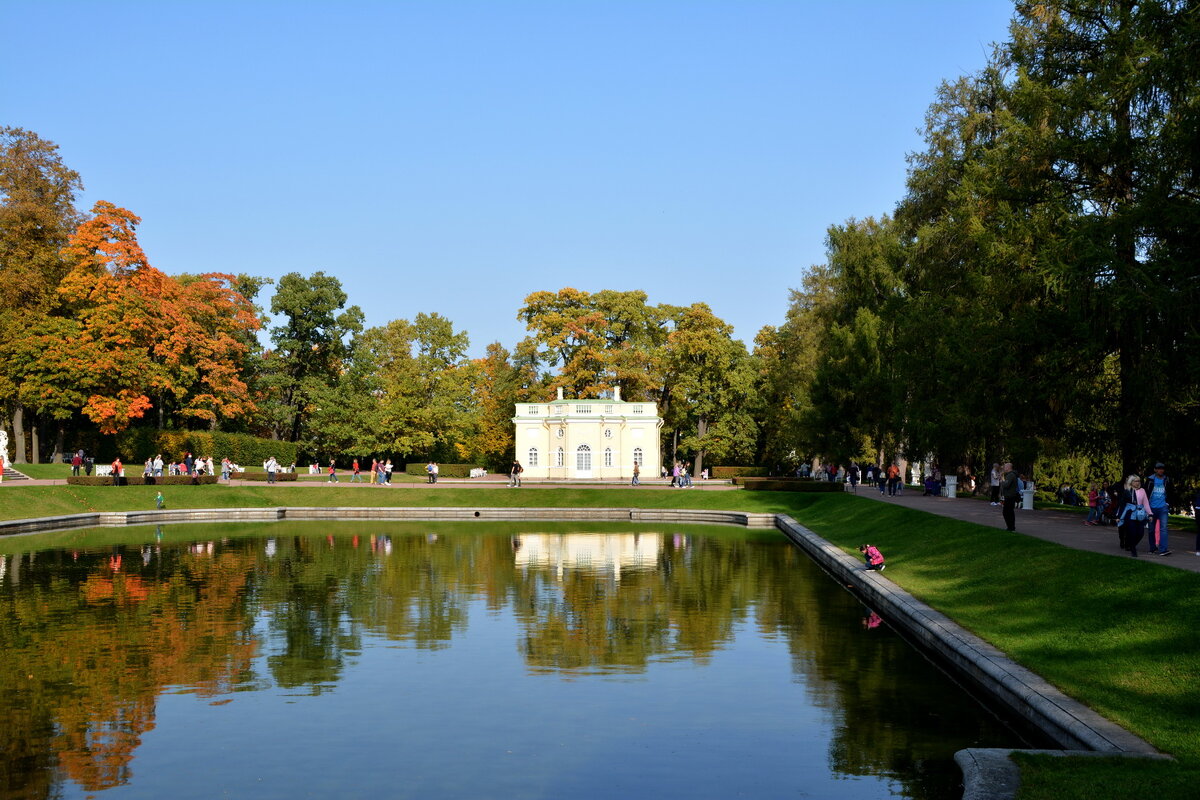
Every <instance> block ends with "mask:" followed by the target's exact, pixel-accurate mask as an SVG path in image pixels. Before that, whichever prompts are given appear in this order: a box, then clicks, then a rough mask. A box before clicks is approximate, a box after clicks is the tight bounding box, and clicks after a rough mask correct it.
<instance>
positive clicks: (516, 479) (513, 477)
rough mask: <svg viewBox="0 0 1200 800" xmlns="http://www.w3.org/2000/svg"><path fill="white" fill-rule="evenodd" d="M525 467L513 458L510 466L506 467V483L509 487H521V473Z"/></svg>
mask: <svg viewBox="0 0 1200 800" xmlns="http://www.w3.org/2000/svg"><path fill="white" fill-rule="evenodd" d="M524 471H525V468H524V467H522V466H521V462H520V461H517V460H516V459H515V458H514V459H513V462H512V466H511V467H509V468H508V485H509V488H515V489H520V488H521V473H522V472H524Z"/></svg>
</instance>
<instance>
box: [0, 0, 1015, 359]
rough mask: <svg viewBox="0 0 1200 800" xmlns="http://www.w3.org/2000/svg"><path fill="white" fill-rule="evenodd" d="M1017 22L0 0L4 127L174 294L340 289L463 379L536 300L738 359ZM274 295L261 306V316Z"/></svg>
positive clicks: (959, 15) (924, 10)
mask: <svg viewBox="0 0 1200 800" xmlns="http://www.w3.org/2000/svg"><path fill="white" fill-rule="evenodd" d="M1011 14H1012V4H1011V2H1010V1H1009V0H957V1H950V0H946V1H944V2H918V1H915V0H914V1H913V2H900V1H899V0H893V1H892V2H885V0H857V1H847V2H838V3H834V2H827V1H817V0H814V1H813V2H806V1H802V0H792V1H791V2H753V1H752V0H740V1H738V2H734V1H733V0H728V1H727V2H666V1H663V2H654V0H642V1H641V2H619V1H616V0H604V1H600V0H597V1H596V2H584V1H583V0H557V1H556V2H516V1H513V2H505V1H504V0H492V1H491V2H455V0H440V2H379V3H340V4H333V3H312V2H302V1H301V0H293V1H292V2H286V3H262V2H258V3H256V2H250V1H247V2H204V3H183V2H167V1H166V0H153V1H152V2H121V1H120V0H115V1H114V2H103V3H99V2H80V3H67V2H54V0H36V1H35V0H4V2H0V30H3V31H4V37H3V38H4V44H3V46H2V47H0V124H5V125H13V126H19V127H23V128H28V129H30V130H33V131H36V132H37V133H38V134H39V135H41V136H42V137H44V138H47V139H50V140H52V141H54V142H57V143H58V144H59V145H60V147H61V150H60V152H61V155H62V157H63V160H64V161H65V162H66V164H67V165H68V166H70V167H72V168H74V169H75V170H77V171H78V172H79V173H80V174H81V175H82V177H83V181H84V185H85V189H86V191H85V193H84V195H83V196H82V197H81V198H80V206H81V207H83V208H90V206H91V205H92V203H94V202H95V201H96V200H100V199H104V200H109V201H111V202H113V203H116V204H117V205H121V206H124V207H126V208H129V209H130V210H132V211H133V212H134V213H136V214H138V215H140V216H141V217H142V218H143V223H142V226H141V228H140V239H141V242H142V245H143V246H144V248H145V249H146V252H147V254H148V255H149V257H150V260H151V263H153V264H154V265H155V266H157V267H159V268H160V269H162V270H164V271H166V272H172V273H175V272H207V271H221V272H248V273H251V274H255V275H264V276H267V277H272V278H277V277H279V276H280V275H283V274H284V273H287V272H292V271H299V272H301V273H305V274H308V273H311V272H314V271H316V270H324V271H325V272H327V273H331V274H334V275H337V276H338V277H339V278H340V279H341V281H342V284H343V286H344V287H345V289H346V291H347V292H348V294H349V295H350V302H352V303H357V304H358V305H360V306H361V307H362V308H363V310H364V311H365V312H366V316H367V322H368V324H369V325H380V324H383V323H385V322H387V321H388V320H391V319H395V318H398V317H406V318H409V319H411V318H412V317H413V316H414V315H415V314H417V313H418V312H421V311H426V312H431V311H437V312H439V313H441V314H443V315H445V316H447V317H449V318H450V319H451V320H453V321H454V323H455V326H456V328H459V329H465V330H466V331H468V332H469V334H470V336H471V342H472V347H471V351H472V354H473V355H479V354H481V353H482V350H483V348H484V346H485V345H486V344H487V343H488V342H490V341H493V340H499V341H500V342H502V343H503V344H504V345H505V346H506V347H510V348H511V347H512V345H514V344H515V343H516V341H517V340H518V339H520V338H521V337H522V336H524V335H525V334H524V330H523V326H522V325H521V324H520V323H519V322H517V321H516V318H515V317H516V313H517V310H518V309H519V308H520V306H521V304H522V300H523V298H524V297H525V295H526V294H528V293H529V292H531V291H536V290H543V289H544V290H557V289H559V288H562V287H564V286H574V287H576V288H580V289H585V290H588V291H597V290H600V289H605V288H611V289H622V290H625V289H644V290H645V291H646V292H648V294H649V296H650V301H651V302H653V303H661V302H665V303H674V304H679V305H686V304H689V303H693V302H697V301H703V302H706V303H708V304H709V305H710V306H712V308H713V309H714V311H715V312H716V313H717V314H718V315H719V316H721V317H723V318H724V319H725V320H727V321H728V322H730V323H732V324H733V325H734V326H735V328H736V335H737V336H738V337H739V338H742V339H744V340H745V341H746V342H747V344H748V345H749V344H750V343H751V341H752V340H753V338H754V335H755V333H756V332H757V331H758V329H759V328H760V327H761V326H763V325H766V324H778V323H779V322H781V321H782V319H783V314H784V311H785V310H786V308H787V301H788V290H789V289H791V288H793V287H796V286H799V284H800V279H801V276H802V274H803V272H804V270H805V269H806V268H807V267H808V266H810V265H811V264H814V263H819V262H821V261H823V260H824V252H825V246H824V238H825V230H826V228H827V227H828V226H829V225H830V224H834V223H839V222H842V221H844V220H845V219H847V218H849V217H860V218H861V217H866V216H879V215H881V214H886V213H890V212H891V211H892V209H893V208H894V206H895V203H896V201H897V200H898V199H900V197H901V196H902V194H903V191H904V176H905V169H906V162H905V154H906V153H908V152H911V151H913V150H917V149H920V148H921V139H920V136H919V134H918V132H917V129H918V128H919V127H920V126H921V124H922V120H923V118H924V114H925V111H926V108H927V107H928V105H929V103H930V102H931V101H932V100H933V97H934V90H935V88H936V87H937V85H938V84H939V83H940V82H941V81H942V80H945V79H953V78H955V77H957V76H959V75H962V74H966V73H969V72H973V71H975V70H977V69H979V68H980V67H981V66H982V65H983V64H984V62H985V59H986V57H987V53H988V52H989V49H990V44H991V43H992V42H998V41H1003V40H1004V39H1006V38H1007V24H1008V20H1009V18H1010V17H1011ZM269 292H270V290H269V289H268V290H267V292H265V293H264V294H265V298H263V299H264V300H269Z"/></svg>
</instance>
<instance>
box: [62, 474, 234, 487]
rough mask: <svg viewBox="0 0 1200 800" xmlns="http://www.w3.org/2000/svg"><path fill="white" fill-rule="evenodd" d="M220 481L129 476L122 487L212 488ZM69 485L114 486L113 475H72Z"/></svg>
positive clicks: (205, 477) (209, 477) (211, 477)
mask: <svg viewBox="0 0 1200 800" xmlns="http://www.w3.org/2000/svg"><path fill="white" fill-rule="evenodd" d="M218 480H220V479H219V478H218V477H217V476H216V475H197V476H196V477H188V476H187V475H164V476H162V477H161V478H145V477H142V476H141V475H128V476H126V477H124V478H121V485H122V486H211V485H212V484H215V483H217V481H218ZM67 483H68V484H70V485H72V486H112V485H113V479H112V476H111V475H103V476H101V475H71V476H70V477H68V478H67Z"/></svg>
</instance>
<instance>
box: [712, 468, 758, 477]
mask: <svg viewBox="0 0 1200 800" xmlns="http://www.w3.org/2000/svg"><path fill="white" fill-rule="evenodd" d="M708 476H709V477H710V478H741V477H756V478H765V477H766V476H767V468H766V467H712V468H711V469H709V471H708Z"/></svg>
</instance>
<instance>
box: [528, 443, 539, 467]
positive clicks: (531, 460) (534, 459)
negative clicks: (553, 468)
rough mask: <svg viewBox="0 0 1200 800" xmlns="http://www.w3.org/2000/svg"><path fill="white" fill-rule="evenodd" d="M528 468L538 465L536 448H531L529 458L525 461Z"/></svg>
mask: <svg viewBox="0 0 1200 800" xmlns="http://www.w3.org/2000/svg"><path fill="white" fill-rule="evenodd" d="M525 465H526V466H528V467H536V466H537V465H538V451H537V448H536V447H531V448H529V458H528V459H527V460H526V461H525Z"/></svg>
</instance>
